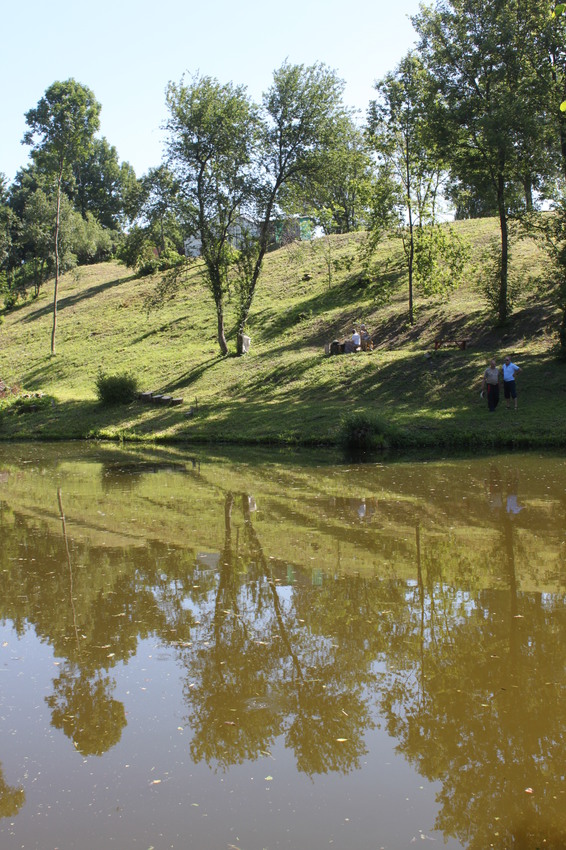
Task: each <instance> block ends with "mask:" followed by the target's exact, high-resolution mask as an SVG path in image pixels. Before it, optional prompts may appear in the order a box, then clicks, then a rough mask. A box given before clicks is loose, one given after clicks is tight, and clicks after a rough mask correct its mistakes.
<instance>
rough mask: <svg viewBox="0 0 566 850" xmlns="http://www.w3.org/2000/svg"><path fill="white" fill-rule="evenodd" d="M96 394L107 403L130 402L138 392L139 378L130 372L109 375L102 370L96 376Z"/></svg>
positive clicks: (103, 402) (101, 400) (102, 401)
mask: <svg viewBox="0 0 566 850" xmlns="http://www.w3.org/2000/svg"><path fill="white" fill-rule="evenodd" d="M96 394H97V396H98V400H99V401H100V402H101V403H102V404H105V405H115V404H130V402H132V401H133V400H134V399H135V398H136V396H137V394H138V379H137V378H136V376H135V375H132V374H131V373H129V372H125V373H123V374H121V375H108V374H106V373H105V372H102V371H100V372H99V373H98V375H97V377H96Z"/></svg>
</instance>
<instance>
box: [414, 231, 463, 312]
mask: <svg viewBox="0 0 566 850" xmlns="http://www.w3.org/2000/svg"><path fill="white" fill-rule="evenodd" d="M414 250H415V256H414V273H415V284H416V286H418V287H419V289H420V290H421V292H422V293H423V294H424V295H425V296H427V297H429V296H431V295H444V294H446V293H448V292H450V291H452V290H454V289H456V287H457V286H459V284H460V282H461V281H462V276H463V274H464V272H465V267H466V263H467V262H468V260H469V259H470V249H469V246H468V245H466V244H465V242H464V241H463V240H462V239H461V238H460V237H459V236H458V234H457V233H456V231H455V230H454V228H452V227H441V226H440V225H438V224H432V225H428V226H427V227H420V228H417V230H416V231H415V246H414Z"/></svg>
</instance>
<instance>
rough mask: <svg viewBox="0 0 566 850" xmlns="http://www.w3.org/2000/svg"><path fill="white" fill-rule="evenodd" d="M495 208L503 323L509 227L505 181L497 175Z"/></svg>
mask: <svg viewBox="0 0 566 850" xmlns="http://www.w3.org/2000/svg"><path fill="white" fill-rule="evenodd" d="M497 208H498V210H499V229H500V231H501V269H500V273H499V302H498V303H499V306H498V321H499V324H500V325H504V324H505V322H506V321H507V319H508V313H509V308H508V304H507V282H508V271H509V227H508V221H507V210H506V208H505V181H504V179H503V175H501V174H500V175H499V177H498V181H497Z"/></svg>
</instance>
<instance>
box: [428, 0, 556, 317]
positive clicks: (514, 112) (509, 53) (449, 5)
mask: <svg viewBox="0 0 566 850" xmlns="http://www.w3.org/2000/svg"><path fill="white" fill-rule="evenodd" d="M540 5H541V4H540V3H539V2H538V0H493V2H491V3H489V4H486V3H484V2H482V0H437V2H436V5H435V7H434V8H422V9H421V12H420V13H419V14H418V15H417V16H415V18H414V19H413V23H414V25H415V27H416V29H417V32H418V33H419V35H420V37H421V40H420V52H421V56H422V57H423V60H424V62H425V65H426V67H427V69H428V70H429V72H430V73H431V75H432V76H433V78H434V80H435V84H436V90H437V93H438V97H437V99H436V101H435V106H436V107H437V118H438V121H437V123H436V127H437V130H438V133H437V140H438V142H439V144H440V145H441V146H442V149H443V151H444V154H445V156H446V157H447V159H448V160H449V162H450V166H451V170H452V172H453V174H454V175H455V176H456V177H457V178H458V179H459V180H461V181H462V183H463V184H464V185H468V186H476V187H478V191H480V190H481V191H482V192H483V187H485V184H486V181H487V182H488V183H489V185H490V186H491V192H492V197H493V199H494V201H495V204H496V207H497V213H498V217H499V226H500V242H501V262H500V263H499V264H498V265H499V271H498V280H497V281H496V285H497V287H498V295H497V304H498V308H497V315H498V321H499V323H501V324H502V323H504V322H506V320H507V318H508V316H509V301H508V285H507V282H508V267H509V218H510V216H511V215H512V214H513V212H514V208H513V204H512V201H513V200H514V197H515V196H516V192H515V191H514V187H515V186H516V184H517V183H520V184H521V185H523V187H524V188H525V196H526V201H525V203H524V205H523V207H524V208H525V207H528V206H529V204H530V203H531V198H532V191H531V190H532V186H533V184H534V181H535V178H536V177H537V176H538V175H540V169H541V163H540V157H539V153H540V152H541V151H542V150H544V148H545V144H546V139H547V138H548V136H547V134H548V127H549V119H548V110H547V109H546V102H545V96H546V91H547V90H546V89H545V87H544V86H541V85H540V75H539V73H538V70H537V68H536V67H535V66H534V64H533V62H532V54H533V52H536V41H535V40H534V38H533V21H534V20H536V19H537V14H538V11H537V10H538V9H539V8H540ZM539 20H540V18H539Z"/></svg>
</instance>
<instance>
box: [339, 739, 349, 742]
mask: <svg viewBox="0 0 566 850" xmlns="http://www.w3.org/2000/svg"><path fill="white" fill-rule="evenodd" d="M336 740H337V741H340V742H342V741H347V740H348V739H347V738H336Z"/></svg>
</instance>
